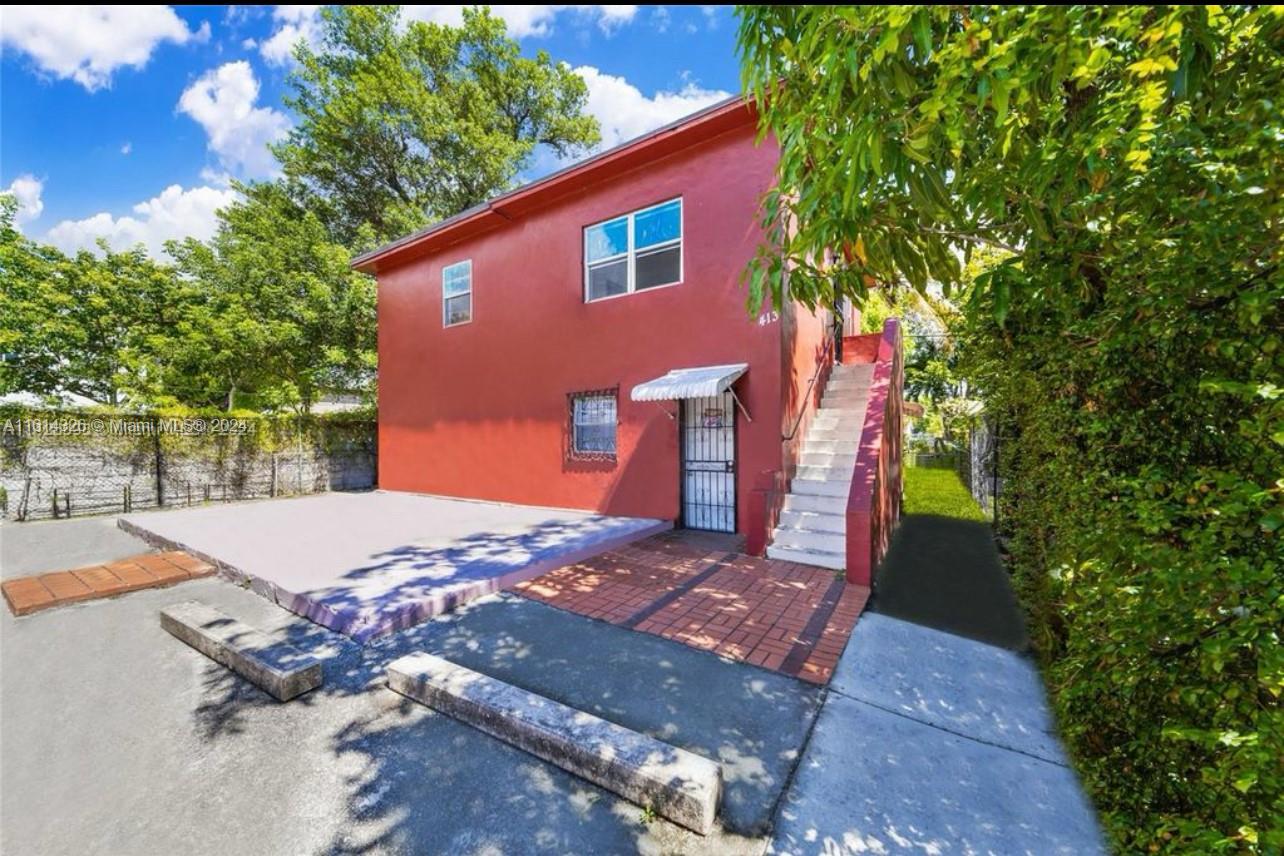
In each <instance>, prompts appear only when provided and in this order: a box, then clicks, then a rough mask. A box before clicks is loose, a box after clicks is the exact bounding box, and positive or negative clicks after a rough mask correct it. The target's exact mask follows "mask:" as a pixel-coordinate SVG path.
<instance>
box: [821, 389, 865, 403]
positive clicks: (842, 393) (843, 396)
mask: <svg viewBox="0 0 1284 856" xmlns="http://www.w3.org/2000/svg"><path fill="white" fill-rule="evenodd" d="M867 401H869V393H868V392H867V391H861V392H857V391H855V390H845V389H840V390H838V391H837V392H834V391H832V390H831V391H829V392H826V393H825V395H824V397H823V398H821V400H820V406H821V407H864V406H865V403H866V402H867Z"/></svg>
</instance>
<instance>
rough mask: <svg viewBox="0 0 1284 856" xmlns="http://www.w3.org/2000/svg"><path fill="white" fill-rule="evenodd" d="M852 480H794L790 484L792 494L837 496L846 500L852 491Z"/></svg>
mask: <svg viewBox="0 0 1284 856" xmlns="http://www.w3.org/2000/svg"><path fill="white" fill-rule="evenodd" d="M851 486H852V484H851V480H850V479H833V480H828V479H798V478H796V479H794V480H793V481H792V482H790V484H789V492H790V493H803V494H809V495H811V496H837V497H841V498H843V499H844V500H845V499H846V498H847V493H848V491H850V490H851Z"/></svg>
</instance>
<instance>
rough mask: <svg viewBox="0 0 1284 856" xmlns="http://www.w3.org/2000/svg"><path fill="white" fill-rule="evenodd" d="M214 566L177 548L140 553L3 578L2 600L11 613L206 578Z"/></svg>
mask: <svg viewBox="0 0 1284 856" xmlns="http://www.w3.org/2000/svg"><path fill="white" fill-rule="evenodd" d="M212 573H214V566H213V565H211V564H209V563H208V562H204V561H202V560H200V559H197V558H196V557H194V556H190V555H188V554H187V553H184V552H181V551H177V550H175V551H171V552H168V553H143V554H142V555H139V556H130V557H129V558H128V559H120V560H118V561H115V562H108V563H106V564H103V565H90V566H89V567H86V568H76V569H74V570H70V571H52V572H50V573H47V574H37V575H36V576H32V577H18V578H17V579H12V580H5V581H4V583H3V585H2V586H0V588H3V590H4V599H5V602H7V603H8V604H9V610H10V611H11V612H13V614H14V615H27V614H28V613H31V612H37V611H38V610H41V609H49V608H50V607H54V606H63V605H65V604H68V603H78V602H79V601H82V600H93V599H95V598H100V597H112V596H113V595H118V594H124V593H126V592H131V591H138V590H139V589H146V588H157V587H158V586H167V585H171V584H173V583H179V582H182V581H184V580H194V579H197V578H198V577H208V576H209V575H210V574H212Z"/></svg>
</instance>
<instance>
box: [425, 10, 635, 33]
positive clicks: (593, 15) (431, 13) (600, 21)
mask: <svg viewBox="0 0 1284 856" xmlns="http://www.w3.org/2000/svg"><path fill="white" fill-rule="evenodd" d="M401 8H402V11H403V13H404V14H405V16H406V18H407V19H408V20H411V21H432V22H433V23H436V24H450V25H452V26H457V25H459V24H461V23H463V20H464V7H463V6H402V7H401ZM490 11H491V14H493V15H495V17H497V18H502V19H503V20H504V23H505V24H507V25H508V34H509V35H510V36H512V37H513V38H515V39H523V38H527V37H531V38H541V37H543V36H547V35H550V34H551V33H552V32H553V23H554V21H555V19H556V18H557V16H558V15H560V14H561V13H563V12H573V13H575V14H576V15H578V16H579V17H580V18H582V19H586V20H591V21H596V23H597V26H598V29H600V30H601V31H602V32H604V33H607V34H608V35H609V34H610V33H613V32H615V31H616V30H617V29H619V28H620V27H622V26H623V25H625V24H627V23H629V22H630V21H632V20H633V17H634V16H635V15H637V12H638V7H637V6H491V7H490Z"/></svg>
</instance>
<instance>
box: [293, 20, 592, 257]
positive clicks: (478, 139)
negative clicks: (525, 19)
mask: <svg viewBox="0 0 1284 856" xmlns="http://www.w3.org/2000/svg"><path fill="white" fill-rule="evenodd" d="M295 58H296V60H297V68H296V69H295V70H294V72H292V74H291V76H290V85H291V87H292V90H293V94H292V95H290V96H289V97H287V98H286V99H285V100H286V104H287V105H288V106H289V107H290V108H291V109H293V111H294V113H295V114H296V116H297V117H298V123H297V124H296V125H295V127H294V129H293V130H292V131H291V133H290V136H289V138H288V139H287V140H286V141H284V142H283V143H281V144H280V145H278V146H277V147H276V148H275V152H276V155H277V157H278V158H279V159H280V161H281V163H282V165H283V166H284V169H285V172H286V175H287V176H288V177H289V178H290V179H291V180H292V182H293V184H292V186H293V187H294V188H296V189H300V190H303V191H305V192H306V193H307V194H308V196H309V202H308V204H309V207H313V208H315V210H317V211H318V212H321V213H322V214H323V216H324V217H325V218H326V220H327V222H328V224H329V225H330V227H331V228H332V229H333V232H334V235H335V237H336V238H337V239H338V240H340V241H341V242H344V243H347V244H349V245H353V244H354V243H356V242H357V241H358V234H357V233H358V230H359V229H360V227H361V226H363V225H365V224H369V225H370V226H372V227H373V230H374V231H373V233H372V235H373V238H374V239H376V240H387V239H390V238H394V237H398V236H400V235H402V234H405V233H406V232H409V231H412V230H414V229H417V228H419V227H421V226H423V225H425V224H427V223H429V222H432V221H433V220H437V219H440V218H442V217H447V216H450V215H452V214H455V213H458V212H459V211H462V210H464V209H465V208H468V207H469V206H471V205H475V204H477V203H479V202H482V201H484V200H485V199H486V198H488V197H490V196H492V195H494V194H495V193H497V192H499V191H502V190H505V189H507V188H508V187H509V186H510V185H511V183H512V182H513V180H514V178H515V177H516V176H517V175H518V173H519V172H520V171H521V170H522V169H523V168H525V167H526V166H528V165H529V164H530V162H531V158H532V155H533V153H534V151H535V149H536V147H537V146H541V145H543V146H547V147H549V149H550V150H551V151H552V152H554V153H556V154H557V155H558V156H567V155H571V154H575V153H578V152H581V151H584V150H586V149H587V148H588V147H590V146H592V145H594V144H596V143H597V142H598V140H599V133H598V127H597V122H596V120H595V119H593V118H592V117H591V116H589V115H586V114H585V113H584V106H585V102H586V99H587V88H586V87H585V84H584V81H583V80H582V79H581V78H580V77H579V76H578V75H576V74H575V73H574V72H572V71H571V70H570V68H569V67H567V66H566V65H565V64H562V63H554V62H553V61H552V60H551V59H550V58H549V56H548V54H546V53H544V52H543V51H540V52H539V53H537V54H536V55H535V56H534V57H527V56H523V55H522V54H521V52H520V49H519V46H518V44H517V43H516V42H515V41H513V40H512V39H510V38H508V36H507V35H506V32H505V27H504V22H503V21H502V20H500V19H498V18H496V17H493V16H492V15H490V14H489V12H487V11H486V10H485V9H482V10H473V9H468V10H466V11H465V12H464V19H463V23H462V25H460V26H459V27H449V26H444V25H439V24H432V23H424V22H421V21H411V22H407V21H404V20H403V19H402V17H401V14H400V11H399V7H396V6H338V7H329V8H327V9H326V10H325V11H324V12H323V25H322V35H321V39H320V41H319V44H318V46H317V47H316V48H310V47H308V46H307V45H306V44H300V45H299V46H298V47H297V48H296V52H295Z"/></svg>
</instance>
